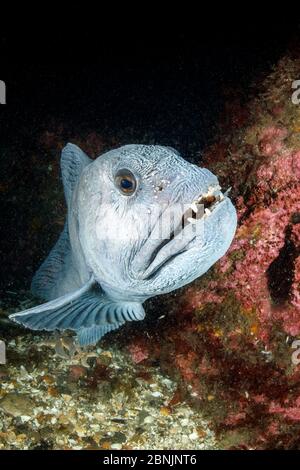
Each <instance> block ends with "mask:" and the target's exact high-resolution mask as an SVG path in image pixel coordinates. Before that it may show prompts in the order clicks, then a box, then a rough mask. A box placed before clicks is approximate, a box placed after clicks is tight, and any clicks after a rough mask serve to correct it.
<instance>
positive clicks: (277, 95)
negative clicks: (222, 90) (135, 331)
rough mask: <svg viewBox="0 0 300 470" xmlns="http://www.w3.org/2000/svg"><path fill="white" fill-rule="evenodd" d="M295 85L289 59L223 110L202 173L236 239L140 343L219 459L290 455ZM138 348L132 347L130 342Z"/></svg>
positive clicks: (295, 325) (298, 214)
mask: <svg viewBox="0 0 300 470" xmlns="http://www.w3.org/2000/svg"><path fill="white" fill-rule="evenodd" d="M296 79H300V60H299V54H298V58H295V57H293V56H292V55H289V56H287V57H285V58H284V59H282V60H281V61H280V62H279V63H278V64H277V66H276V67H274V70H273V72H272V73H271V75H270V76H269V77H268V78H267V79H266V80H265V81H264V83H263V84H262V85H260V91H259V94H258V95H257V96H256V97H254V98H253V99H252V100H251V101H250V102H249V104H248V105H247V106H245V105H244V104H239V103H237V102H236V101H233V102H232V103H229V105H228V107H227V109H226V113H225V116H224V121H223V123H222V127H221V136H220V138H219V140H218V141H216V142H215V143H214V144H213V145H212V146H211V147H210V148H208V149H207V151H206V153H205V154H204V159H203V161H202V162H201V165H202V164H203V166H206V167H208V168H209V169H211V170H212V171H213V172H214V173H215V174H217V175H218V176H219V177H220V179H221V181H222V183H223V187H225V189H226V187H229V186H231V187H232V190H231V196H232V197H233V199H234V201H235V204H236V206H237V208H238V216H239V225H238V230H237V234H236V237H235V240H234V242H233V244H232V246H231V248H230V250H229V251H228V253H227V254H226V256H224V257H223V258H222V259H221V260H220V261H219V262H218V263H217V264H216V265H215V266H214V267H213V268H212V269H211V270H210V272H209V273H207V275H205V276H204V277H203V278H201V279H200V280H198V281H196V282H195V283H194V284H193V285H191V286H190V287H188V288H187V289H185V290H184V291H183V294H182V295H180V297H179V299H180V301H179V302H178V297H177V298H176V301H175V299H174V298H173V299H172V298H171V299H170V300H169V305H168V307H167V309H168V310H169V311H172V314H170V315H172V320H170V321H172V324H171V325H167V320H166V328H161V329H160V332H162V333H160V337H159V339H158V340H157V341H156V342H155V337H153V338H151V340H147V339H146V338H145V350H149V348H152V356H153V355H154V356H156V358H157V359H159V360H160V364H161V366H162V367H163V368H164V369H165V370H166V371H167V372H168V373H170V374H174V373H175V371H174V365H175V366H176V373H177V374H178V375H179V376H180V377H181V380H182V381H183V383H184V384H186V385H190V386H191V387H192V391H193V393H192V400H193V401H194V405H195V406H198V407H199V408H201V409H202V411H204V413H206V415H207V416H208V417H210V419H212V421H213V423H214V424H215V427H216V430H217V432H218V433H219V437H220V442H221V446H223V447H224V448H253V447H255V448H273V447H275V448H294V447H299V444H300V437H299V429H300V368H299V366H298V365H297V363H298V362H299V361H298V360H297V350H296V349H294V348H295V347H297V344H295V343H294V340H296V339H297V337H298V336H299V335H300V256H299V255H300V104H299V105H297V104H294V103H293V102H292V99H291V98H292V93H293V89H292V84H293V82H294V81H295V80H296ZM172 325H174V326H172ZM134 341H135V340H133V344H134ZM137 341H138V344H139V347H140V348H141V336H140V335H139V338H138V339H137ZM130 347H131V348H133V346H132V345H131V346H130ZM298 347H299V346H298ZM293 353H294V355H293ZM149 355H151V353H149ZM292 355H293V358H294V361H293V360H292ZM295 359H296V360H295Z"/></svg>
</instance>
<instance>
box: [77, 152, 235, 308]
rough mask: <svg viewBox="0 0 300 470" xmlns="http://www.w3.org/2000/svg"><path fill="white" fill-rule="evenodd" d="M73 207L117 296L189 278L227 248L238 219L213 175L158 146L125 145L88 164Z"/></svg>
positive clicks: (148, 292) (87, 250)
mask: <svg viewBox="0 0 300 470" xmlns="http://www.w3.org/2000/svg"><path fill="white" fill-rule="evenodd" d="M72 210H73V212H74V213H76V220H77V222H76V223H77V231H78V236H79V240H80V245H81V248H82V250H83V253H84V257H85V262H86V264H87V266H88V268H89V270H90V271H91V272H92V273H93V275H94V277H95V279H96V280H97V281H98V282H99V283H100V284H101V286H102V287H103V289H104V290H105V291H106V292H107V293H108V294H109V295H110V296H111V297H112V298H117V299H130V300H145V299H146V298H149V297H151V296H153V295H157V294H163V293H167V292H170V291H172V290H174V289H177V288H179V287H182V286H183V285H185V284H188V283H190V282H191V281H193V280H194V279H196V278H197V277H199V276H201V275H202V274H204V273H205V272H206V271H207V270H208V269H209V268H210V267H211V266H212V265H213V264H214V263H215V262H216V261H217V260H218V259H219V258H220V257H221V256H223V255H224V254H225V252H226V251H227V249H228V248H229V246H230V244H231V242H232V239H233V237H234V233H235V230H236V223H237V217H236V210H235V208H234V206H233V204H232V203H231V201H230V199H229V197H228V196H227V195H226V194H223V193H222V191H221V188H220V186H219V182H218V179H217V177H216V176H215V175H213V174H212V173H211V172H210V171H209V170H207V169H204V168H200V167H198V166H196V165H194V164H191V163H189V162H187V161H186V160H184V159H183V158H182V157H181V156H180V155H179V153H178V152H177V151H175V150H173V149H172V148H169V147H163V146H158V145H149V146H146V145H126V146H124V147H121V148H119V149H115V150H112V151H109V152H107V153H106V154H104V155H102V156H100V157H98V158H97V159H96V160H94V161H93V162H92V163H91V164H89V165H87V166H86V167H85V168H84V170H83V172H82V174H81V177H80V180H79V182H78V185H77V188H76V191H74V197H73V209H72Z"/></svg>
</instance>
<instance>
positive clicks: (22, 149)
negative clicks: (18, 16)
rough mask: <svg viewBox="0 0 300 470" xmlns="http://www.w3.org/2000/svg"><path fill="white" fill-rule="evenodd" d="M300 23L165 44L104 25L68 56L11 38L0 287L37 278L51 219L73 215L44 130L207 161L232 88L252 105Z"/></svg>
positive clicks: (180, 37)
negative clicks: (118, 33) (107, 31)
mask: <svg viewBox="0 0 300 470" xmlns="http://www.w3.org/2000/svg"><path fill="white" fill-rule="evenodd" d="M298 31H299V28H298V27H297V26H296V25H294V26H293V28H283V27H282V25H279V26H276V25H275V26H274V27H273V28H270V29H268V30H267V29H266V28H258V29H257V30H256V31H255V28H254V30H253V27H251V28H249V29H247V28H246V29H243V27H241V28H240V29H239V31H238V32H236V34H234V31H233V32H232V31H231V32H230V34H228V35H226V34H225V35H223V33H225V32H227V33H228V31H225V29H224V30H222V31H221V33H220V34H219V35H218V36H216V35H212V34H211V35H209V36H206V35H205V34H200V33H199V32H197V31H193V32H190V33H189V34H185V33H183V32H181V31H177V33H176V34H173V35H172V36H170V37H168V39H167V40H166V41H162V38H161V36H160V35H159V33H157V34H156V33H155V34H156V41H155V40H153V39H151V38H150V39H149V38H148V40H146V41H142V40H141V41H140V39H139V37H135V36H134V35H132V37H130V40H129V41H123V38H122V37H119V38H118V40H117V41H115V43H112V42H111V41H109V40H106V41H103V38H102V37H101V36H100V37H98V36H97V34H96V33H94V35H92V36H91V37H90V36H86V37H84V41H82V38H80V39H78V37H77V38H76V37H75V38H72V40H71V39H70V40H69V42H70V44H68V45H69V46H70V47H69V49H71V53H70V54H69V55H68V56H66V55H65V50H64V48H60V47H59V50H60V53H59V54H57V56H56V57H53V54H51V52H53V44H52V42H49V43H47V46H45V48H44V49H43V50H42V49H41V50H40V52H39V53H37V51H35V52H36V53H35V54H33V55H32V60H31V61H30V60H28V59H27V57H28V55H26V54H25V55H23V54H22V52H23V49H22V47H23V48H24V49H25V47H27V52H28V47H29V48H30V47H33V45H34V44H36V41H38V38H35V42H34V41H32V42H29V44H27V43H26V45H23V46H22V43H18V44H17V45H14V46H13V47H12V48H11V49H9V48H8V49H7V45H8V42H9V40H8V39H7V38H6V37H5V36H3V37H2V40H1V43H0V45H1V48H2V49H1V51H2V59H3V60H2V65H3V66H2V67H1V76H0V79H2V80H5V82H6V85H7V105H5V106H1V107H0V158H1V160H0V177H1V181H0V183H1V186H0V189H1V191H0V197H1V236H0V259H1V279H0V284H1V289H2V295H4V297H5V292H6V291H7V290H12V291H13V290H14V289H19V288H21V287H23V288H25V289H26V288H28V287H29V283H30V279H31V276H32V274H33V272H34V270H35V269H36V268H37V267H38V265H39V263H40V262H41V261H42V259H43V258H44V256H45V254H46V253H47V252H48V251H49V250H50V248H51V246H52V244H53V242H54V241H55V239H56V238H57V235H58V234H59V232H60V231H61V228H62V227H61V225H60V224H61V222H60V223H57V222H54V221H53V218H54V216H55V217H60V218H61V219H63V216H64V210H65V209H64V202H63V195H62V187H61V184H60V182H59V174H58V166H57V161H58V158H59V153H58V152H57V150H56V147H55V146H54V145H53V148H51V143H50V144H47V145H45V141H44V140H41V136H42V135H45V132H50V133H51V136H52V138H54V141H55V134H56V132H57V133H59V137H58V140H59V141H60V144H64V143H67V142H68V141H72V140H73V141H74V140H76V139H78V137H80V138H81V139H82V140H83V141H84V139H85V136H87V135H90V134H91V133H94V134H95V135H96V136H100V137H101V139H102V145H101V150H105V149H108V148H110V147H111V146H114V145H120V144H128V143H145V144H147V143H152V144H153V143H159V144H165V145H170V146H173V147H176V148H177V149H178V150H179V151H180V152H182V154H183V156H184V157H186V158H187V159H188V160H191V161H197V162H199V161H201V151H202V150H203V148H204V147H205V146H206V145H208V144H209V143H210V142H211V141H212V140H213V139H214V137H215V136H216V135H217V133H218V125H219V120H220V116H221V115H222V113H223V112H224V106H225V103H226V102H227V101H228V100H230V99H232V97H233V98H237V99H238V100H240V101H241V102H243V101H244V102H246V101H247V100H248V99H249V96H250V95H251V94H253V93H255V89H254V88H253V84H254V83H258V82H259V81H260V80H261V79H263V77H264V76H266V75H267V74H268V73H269V72H270V70H271V67H272V65H273V64H275V63H276V61H277V60H278V59H279V58H280V57H281V55H282V54H283V53H284V51H285V50H286V48H287V47H288V46H289V44H290V43H291V41H293V38H294V37H295V36H297V33H298ZM54 46H55V47H56V48H57V47H58V46H59V38H57V40H56V43H55V44H54ZM30 50H31V49H30ZM53 135H54V137H53ZM96 140H97V139H96ZM55 142H56V141H55ZM56 143H57V142H56ZM95 147H97V145H96V146H95ZM33 156H34V158H33ZM93 156H96V154H94V155H93ZM52 167H54V170H55V171H54V170H52ZM49 168H50V169H49ZM50 170H51V171H50Z"/></svg>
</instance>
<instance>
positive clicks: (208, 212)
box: [204, 207, 211, 216]
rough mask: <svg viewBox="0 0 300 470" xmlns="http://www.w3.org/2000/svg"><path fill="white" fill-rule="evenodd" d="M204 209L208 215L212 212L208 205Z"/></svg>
mask: <svg viewBox="0 0 300 470" xmlns="http://www.w3.org/2000/svg"><path fill="white" fill-rule="evenodd" d="M204 211H205V214H206V215H207V216H209V215H210V214H211V211H210V210H209V209H207V207H206V208H205V209H204Z"/></svg>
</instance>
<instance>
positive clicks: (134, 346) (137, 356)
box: [128, 341, 149, 364]
mask: <svg viewBox="0 0 300 470" xmlns="http://www.w3.org/2000/svg"><path fill="white" fill-rule="evenodd" d="M128 351H129V353H130V356H131V359H132V361H133V362H134V363H135V364H139V363H140V362H142V361H144V360H145V359H148V357H149V351H148V349H147V346H146V345H145V344H143V342H142V341H139V342H138V341H136V342H133V343H131V344H129V345H128Z"/></svg>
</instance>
